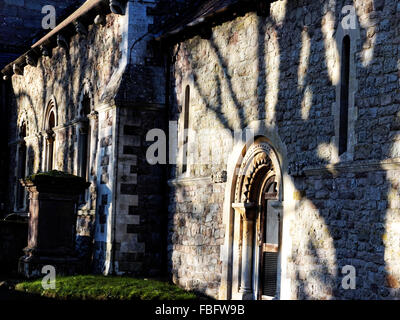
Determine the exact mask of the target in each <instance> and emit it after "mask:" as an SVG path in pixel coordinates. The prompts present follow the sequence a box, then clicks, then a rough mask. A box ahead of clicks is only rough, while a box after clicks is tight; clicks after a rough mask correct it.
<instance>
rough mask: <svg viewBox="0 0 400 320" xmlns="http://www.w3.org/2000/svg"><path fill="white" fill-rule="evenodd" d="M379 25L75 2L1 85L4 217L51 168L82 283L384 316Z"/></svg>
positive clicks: (393, 203)
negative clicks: (94, 277)
mask: <svg viewBox="0 0 400 320" xmlns="http://www.w3.org/2000/svg"><path fill="white" fill-rule="evenodd" d="M399 21H400V3H398V1H396V0H352V1H350V0H318V1H313V0H276V1H272V0H203V1H199V0H197V1H196V0H192V1H189V0H188V1H184V0H181V1H174V2H172V1H166V0H144V1H139V0H110V1H109V0H88V1H86V2H84V3H82V5H81V6H80V7H79V8H78V9H77V10H76V11H74V12H73V13H72V14H70V15H69V16H68V17H67V18H66V19H65V20H63V21H62V22H60V23H59V24H58V25H57V26H56V27H55V28H54V29H52V30H50V32H47V33H46V34H44V35H43V37H41V38H39V39H37V40H36V42H34V43H33V44H32V45H31V46H30V47H29V48H28V50H27V51H26V52H25V53H24V54H22V55H20V56H18V57H16V58H15V60H14V61H10V63H9V64H7V66H5V67H4V68H3V69H2V71H1V72H2V77H3V80H2V81H3V83H7V84H8V86H9V88H10V90H9V96H8V97H7V99H8V100H7V101H9V102H8V107H7V110H8V113H9V117H8V118H7V122H6V124H7V125H8V136H7V143H6V145H7V146H8V155H9V159H8V167H7V170H8V171H7V172H8V173H9V175H8V183H7V184H6V187H7V190H6V192H7V194H8V197H7V202H6V203H5V204H4V207H5V212H7V213H9V214H10V213H12V214H17V215H19V216H21V217H26V216H27V215H28V203H29V202H28V200H27V192H26V191H25V190H24V188H23V187H22V185H21V184H20V183H19V179H21V178H24V177H25V176H27V175H29V174H32V173H36V172H44V171H50V170H60V171H64V172H68V173H72V174H74V175H78V176H81V177H84V178H85V179H87V181H89V182H90V184H91V185H90V187H89V189H88V190H87V192H86V193H85V194H84V195H82V196H81V199H80V205H79V207H78V208H77V215H78V223H77V226H76V234H77V237H76V247H77V251H78V254H79V255H80V257H81V258H82V259H86V260H85V261H87V265H88V266H90V270H91V272H96V273H103V274H106V275H111V274H129V275H134V276H135V275H136V276H137V275H145V276H159V275H162V274H168V275H169V276H170V277H171V278H172V280H173V281H174V282H175V283H177V284H179V285H180V286H182V287H184V288H186V289H193V290H197V291H200V292H203V293H205V294H207V295H209V296H211V297H214V298H217V299H399V298H400V180H399V178H400V23H399ZM39 28H40V26H39ZM3 139H4V137H3ZM1 191H2V192H5V191H4V190H1Z"/></svg>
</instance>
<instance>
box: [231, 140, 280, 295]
mask: <svg viewBox="0 0 400 320" xmlns="http://www.w3.org/2000/svg"><path fill="white" fill-rule="evenodd" d="M237 173H238V174H237V178H236V186H235V196H234V203H233V204H232V207H233V209H234V211H235V218H234V219H235V223H234V247H235V249H234V253H233V256H234V257H233V266H232V267H233V272H232V276H233V279H232V280H233V283H234V285H233V287H232V289H233V290H232V291H233V292H232V294H233V298H234V299H245V300H250V299H254V298H256V297H257V295H258V288H256V286H255V285H254V283H257V281H258V280H257V281H255V277H258V275H259V270H258V267H257V264H258V261H259V258H257V257H256V256H255V255H254V253H255V252H256V249H255V248H256V247H257V244H258V243H259V242H260V232H259V230H260V221H261V215H262V210H263V209H262V208H263V199H264V198H263V194H264V192H265V187H266V184H267V181H271V178H272V179H273V180H274V183H275V186H276V194H277V198H276V201H275V204H274V208H276V210H281V209H280V208H281V206H280V205H279V203H280V202H281V200H282V198H281V195H280V194H281V192H280V190H281V170H280V166H279V161H278V158H277V156H276V154H275V151H274V150H273V149H272V148H271V146H270V145H269V144H268V143H267V142H266V141H265V140H264V139H262V138H259V139H256V141H255V142H254V143H253V144H252V145H251V146H250V147H249V148H248V149H247V150H246V152H245V155H244V157H243V159H242V162H241V165H240V167H239V169H238V172H237ZM278 215H279V213H278Z"/></svg>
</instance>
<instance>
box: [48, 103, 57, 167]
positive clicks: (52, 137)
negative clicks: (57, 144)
mask: <svg viewBox="0 0 400 320" xmlns="http://www.w3.org/2000/svg"><path fill="white" fill-rule="evenodd" d="M55 126H56V118H55V114H54V110H51V111H50V113H49V117H48V120H47V130H46V170H47V171H50V170H53V168H54V141H55V133H54V131H53V129H54V127H55Z"/></svg>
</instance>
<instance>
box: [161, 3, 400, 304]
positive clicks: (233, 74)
mask: <svg viewBox="0 0 400 320" xmlns="http://www.w3.org/2000/svg"><path fill="white" fill-rule="evenodd" d="M351 3H352V2H350V1H320V2H315V1H277V2H274V3H273V4H272V7H271V15H270V16H269V17H267V18H264V17H259V16H257V15H256V14H254V13H249V14H246V15H245V16H244V17H239V18H236V19H234V20H232V21H231V22H226V23H223V24H222V25H219V26H216V27H213V29H212V35H211V37H210V38H209V39H202V38H200V37H194V38H192V39H190V40H187V41H185V42H182V43H180V44H179V45H177V46H176V47H175V52H174V53H175V54H176V58H177V60H176V64H175V77H174V81H173V86H174V90H175V93H176V97H175V98H176V101H177V102H176V104H175V105H174V106H173V107H172V108H171V112H172V114H173V119H176V120H178V121H179V123H180V126H181V129H182V125H183V124H182V123H183V115H182V113H180V112H179V108H178V107H181V109H182V107H183V105H184V92H185V87H186V85H190V86H191V99H190V120H189V123H190V127H191V129H192V130H194V131H195V132H196V133H199V132H200V131H201V129H208V130H215V129H220V130H223V132H224V133H223V134H210V135H209V136H207V137H205V134H204V133H201V134H197V135H195V136H194V137H193V138H192V139H193V140H192V141H193V146H192V147H193V149H192V154H194V155H197V156H198V155H199V154H207V153H208V150H209V149H210V148H211V147H213V148H214V150H216V151H215V152H216V156H217V157H218V156H220V160H218V161H217V162H216V163H213V164H210V163H199V162H193V163H192V164H191V165H190V160H189V168H190V173H189V174H187V175H185V176H184V177H182V176H179V166H178V168H177V170H173V172H172V174H171V176H172V178H173V180H172V182H171V184H172V189H171V190H172V191H171V194H170V216H169V217H170V220H169V221H170V229H169V235H170V240H171V243H170V247H169V254H170V270H171V272H172V273H173V274H174V275H175V281H176V282H177V283H180V284H181V285H184V286H186V287H187V288H193V289H200V290H202V291H205V292H207V293H209V294H211V295H213V296H217V290H210V289H207V287H208V288H215V287H218V286H219V284H220V283H221V282H220V280H219V279H220V278H221V272H222V271H221V268H220V267H219V266H220V265H221V264H222V260H221V250H223V248H224V247H223V246H222V243H223V239H220V237H221V234H223V232H221V230H224V229H225V226H224V225H223V224H222V215H223V211H222V205H221V204H222V203H223V201H224V192H221V189H223V190H225V188H224V187H225V185H224V183H225V182H224V181H222V182H221V181H219V180H217V181H216V182H217V183H215V182H213V179H212V177H215V176H219V174H218V172H223V171H224V170H226V168H227V162H228V156H229V155H230V154H231V151H232V145H229V143H227V141H228V140H229V139H227V136H226V132H228V137H229V136H230V137H232V136H233V134H234V131H235V130H240V129H243V128H245V127H247V126H248V125H250V124H251V123H252V122H254V121H257V120H261V121H262V122H263V125H264V126H265V128H266V130H265V135H268V132H275V131H276V132H278V134H279V138H280V140H282V142H283V143H284V145H285V147H286V149H287V155H286V158H285V162H287V163H289V169H288V171H287V172H284V173H283V174H284V175H285V176H286V177H287V178H288V179H285V181H286V186H284V188H285V189H286V188H287V190H291V193H286V194H285V199H284V212H285V213H286V218H285V217H284V219H286V220H285V222H284V230H283V233H284V238H283V241H284V243H285V248H286V249H285V250H286V252H283V253H282V259H283V260H284V261H285V262H284V263H283V264H282V266H284V267H285V269H284V270H283V273H282V274H283V275H284V276H285V279H283V282H282V283H285V286H284V288H285V289H284V290H285V291H284V292H281V297H284V298H292V299H296V298H297V299H313V298H318V299H331V298H339V299H340V298H364V299H367V298H368V299H371V298H378V299H381V298H384V299H386V298H389V299H393V298H398V297H399V296H398V295H399V292H398V291H399V290H398V288H399V281H400V259H399V257H398V254H397V255H396V252H398V250H399V241H398V233H397V232H398V231H396V230H398V226H399V223H400V220H399V218H398V217H399V216H398V214H397V211H398V209H397V203H398V201H399V200H400V197H399V194H398V193H397V189H398V184H397V183H396V182H395V181H396V177H398V175H399V174H400V168H399V164H398V163H399V162H398V152H397V151H398V139H397V135H398V112H399V111H400V104H399V99H398V97H399V66H398V61H397V60H398V57H397V56H398V53H399V51H398V50H399V43H400V42H399V35H400V33H399V25H398V18H399V14H400V8H399V6H398V4H397V2H396V1H385V2H384V4H383V2H382V1H372V0H371V1H355V2H354V5H355V8H356V19H357V26H358V27H357V30H358V32H359V38H356V39H353V40H352V41H354V43H355V51H354V52H353V53H352V55H353V57H354V66H355V77H356V82H357V81H358V82H357V84H356V85H355V93H354V101H355V109H354V111H353V113H352V117H353V118H352V119H353V121H354V134H353V136H352V138H351V141H350V142H351V143H352V144H353V146H354V152H353V154H350V153H349V156H348V157H347V158H346V157H341V158H339V157H338V155H337V139H338V137H337V136H336V131H337V130H336V127H335V123H336V119H337V116H338V113H337V105H338V100H337V98H336V97H337V87H338V85H340V51H339V50H338V48H339V47H340V46H339V43H338V41H337V38H336V30H337V28H338V25H339V22H340V21H341V19H342V18H343V15H342V14H341V9H342V7H343V6H344V5H346V4H351ZM393 53H395V54H394V55H393ZM338 75H339V78H338ZM267 137H268V136H267ZM221 183H222V184H221ZM288 187H290V188H288ZM238 245H240V244H238ZM345 265H352V266H354V267H355V268H356V271H357V278H356V279H357V285H356V289H355V290H345V289H344V288H343V286H342V280H343V277H344V275H342V273H341V271H342V268H343V267H344V266H345Z"/></svg>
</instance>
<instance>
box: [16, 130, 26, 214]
mask: <svg viewBox="0 0 400 320" xmlns="http://www.w3.org/2000/svg"><path fill="white" fill-rule="evenodd" d="M25 137H26V124H25V123H23V124H22V126H21V128H20V130H19V138H20V141H19V145H18V163H17V193H16V208H17V210H23V209H24V208H25V207H26V192H25V188H24V187H23V186H22V185H21V183H20V182H19V180H20V179H23V178H25V176H26V162H27V148H26V142H25Z"/></svg>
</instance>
